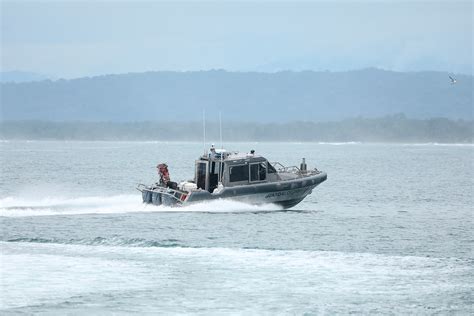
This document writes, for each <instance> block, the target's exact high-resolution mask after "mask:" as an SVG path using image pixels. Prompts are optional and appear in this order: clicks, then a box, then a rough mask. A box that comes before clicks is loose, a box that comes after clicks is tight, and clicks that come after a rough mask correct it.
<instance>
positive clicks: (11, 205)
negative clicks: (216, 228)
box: [0, 194, 281, 217]
mask: <svg viewBox="0 0 474 316" xmlns="http://www.w3.org/2000/svg"><path fill="white" fill-rule="evenodd" d="M278 210H281V207H279V206H277V205H262V206H256V205H249V204H245V203H241V202H236V201H228V200H217V201H210V202H203V203H197V204H192V205H189V206H185V207H180V208H171V207H164V206H154V205H149V204H143V203H142V201H141V196H140V195H139V194H137V195H114V196H90V197H76V198H59V197H44V198H40V199H28V198H18V197H6V198H3V199H0V215H1V216H5V217H24V216H49V215H80V214H114V213H133V212H210V213H221V212H224V213H229V212H264V211H278Z"/></svg>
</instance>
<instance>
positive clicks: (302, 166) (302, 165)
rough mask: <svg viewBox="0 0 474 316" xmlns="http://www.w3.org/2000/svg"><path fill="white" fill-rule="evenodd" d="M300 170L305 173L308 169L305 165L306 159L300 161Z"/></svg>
mask: <svg viewBox="0 0 474 316" xmlns="http://www.w3.org/2000/svg"><path fill="white" fill-rule="evenodd" d="M300 170H301V172H303V173H305V172H306V171H307V170H308V166H307V165H306V159H305V158H303V161H301V165H300Z"/></svg>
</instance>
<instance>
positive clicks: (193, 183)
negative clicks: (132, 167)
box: [137, 147, 327, 208]
mask: <svg viewBox="0 0 474 316" xmlns="http://www.w3.org/2000/svg"><path fill="white" fill-rule="evenodd" d="M195 166H196V168H195V174H194V179H193V180H189V181H184V182H181V183H179V184H178V183H176V182H173V181H170V176H169V172H168V166H167V165H166V164H164V163H163V164H159V165H158V166H157V169H158V174H159V176H160V181H159V182H157V183H155V184H153V185H144V184H139V185H138V187H137V189H138V190H139V191H141V192H142V197H143V202H144V203H150V204H155V205H165V206H183V205H188V204H190V203H196V202H203V201H210V200H216V199H231V200H235V201H240V202H244V203H249V204H257V205H259V204H277V205H280V206H282V207H283V208H290V207H293V206H295V205H296V204H298V203H300V202H301V201H302V200H303V199H304V198H305V197H306V196H307V195H308V194H311V192H312V190H313V189H314V188H315V187H316V186H317V185H318V184H320V183H321V182H323V181H325V180H326V179H327V174H326V173H325V172H321V171H319V170H317V169H316V168H314V169H312V170H309V169H308V168H307V166H306V163H305V159H304V158H303V160H302V162H301V164H300V167H296V166H291V167H285V166H283V165H281V164H280V163H278V162H269V161H268V160H267V159H266V158H264V157H262V156H260V155H257V154H255V152H254V151H253V150H252V151H251V152H250V153H249V154H241V153H237V152H227V151H225V150H223V149H220V150H219V149H217V150H216V149H215V148H214V147H211V150H210V153H207V154H205V155H203V156H201V157H200V158H199V159H198V160H197V161H196V163H195Z"/></svg>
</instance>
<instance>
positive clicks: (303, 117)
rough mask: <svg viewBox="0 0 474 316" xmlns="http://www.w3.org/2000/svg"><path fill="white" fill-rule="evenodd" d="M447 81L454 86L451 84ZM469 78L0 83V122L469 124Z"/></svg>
mask: <svg viewBox="0 0 474 316" xmlns="http://www.w3.org/2000/svg"><path fill="white" fill-rule="evenodd" d="M449 75H451V76H454V77H455V78H456V79H457V83H456V84H451V83H450V79H449ZM473 89H474V88H473V76H470V75H453V74H448V73H443V72H410V73H402V72H392V71H384V70H379V69H364V70H358V71H349V72H314V71H302V72H291V71H284V72H278V73H257V72H227V71H223V70H212V71H199V72H146V73H129V74H121V75H106V76H99V77H91V78H89V77H87V78H80V79H73V80H56V81H50V80H44V81H36V82H25V83H2V84H1V92H2V93H1V109H2V112H1V118H2V119H3V120H46V121H96V122H99V121H110V122H127V121H167V122H170V121H181V122H183V121H196V120H199V118H200V117H201V116H202V111H203V109H205V110H206V116H207V118H208V119H209V120H211V121H212V120H213V121H217V120H218V112H219V111H222V117H223V120H224V121H245V122H262V123H269V122H279V123H283V122H290V121H317V122H322V121H337V120H342V119H346V118H353V117H365V118H373V117H381V116H385V115H391V114H395V113H404V114H405V115H406V116H407V117H409V118H415V119H428V118H433V117H445V118H450V119H460V118H463V119H468V120H469V119H472V117H473Z"/></svg>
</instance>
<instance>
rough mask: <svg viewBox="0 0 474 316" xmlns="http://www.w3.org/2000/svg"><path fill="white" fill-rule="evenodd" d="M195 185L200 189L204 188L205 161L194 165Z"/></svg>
mask: <svg viewBox="0 0 474 316" xmlns="http://www.w3.org/2000/svg"><path fill="white" fill-rule="evenodd" d="M196 185H197V187H198V188H200V189H203V190H205V189H206V163H202V162H201V163H198V164H197V165H196Z"/></svg>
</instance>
